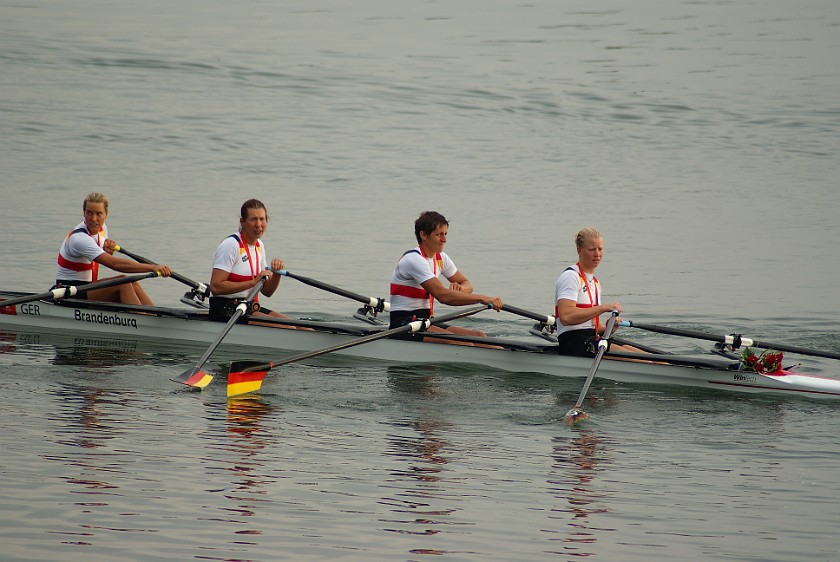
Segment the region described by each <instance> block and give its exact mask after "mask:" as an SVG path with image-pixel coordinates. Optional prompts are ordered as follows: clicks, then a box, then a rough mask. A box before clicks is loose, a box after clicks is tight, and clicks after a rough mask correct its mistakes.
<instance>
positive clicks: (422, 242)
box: [390, 211, 503, 345]
mask: <svg viewBox="0 0 840 562" xmlns="http://www.w3.org/2000/svg"><path fill="white" fill-rule="evenodd" d="M448 234H449V222H448V221H447V220H446V217H444V216H443V215H441V214H440V213H437V212H435V211H426V212H424V213H422V214H421V215H420V216H419V217H418V218H417V220H416V221H414V236H415V238H416V239H417V244H418V245H417V247H415V248H412V249H411V250H408V251H407V252H405V253H404V254H403V255H402V257H400V259H399V260H398V261H397V265H396V266H395V267H394V271H393V272H392V274H391V299H390V303H391V311H390V314H391V322H390V328H391V329H394V328H398V327H400V326H404V325H406V324H408V323H409V322H411V321H413V320H425V319H428V318H432V317H433V316H434V303H435V300H438V301H440V302H442V303H443V304H446V305H450V306H466V305H472V304H490V305H492V306H493V308H494V309H496V310H501V308H502V306H503V303H502V299H500V298H499V297H490V296H487V295H480V294H476V293H473V286H472V283H470V281H469V279H467V277H466V276H465V275H464V274H463V273H462V272H461V271H459V270H458V268H457V267H456V266H455V263H453V261H452V260H451V259H450V258H449V256H448V255H447V254H446V253H444V251H443V247H444V245H445V244H446V237H447V235H448ZM441 275H443V276H444V277H445V278H446V279H447V280H448V281H449V286H448V287H447V286H446V285H444V284H443V283H442V282H441V281H440V279H438V277H439V276H441ZM426 332H439V333H443V332H448V333H450V334H460V335H468V336H480V337H486V334H485V333H484V332H481V331H478V330H469V329H467V328H461V327H458V326H452V325H447V324H439V325H436V326H431V327H429V328H428V330H426ZM397 337H398V338H400V339H415V338H416V337H417V336H415V335H414V334H411V333H405V334H401V335H400V336H397ZM421 337H422V336H421ZM428 339H429V338H423V340H424V341H426V340H428ZM434 341H436V342H441V343H444V342H445V343H459V344H464V343H465V342H455V341H449V340H442V339H440V338H435V339H434ZM466 345H474V344H471V343H466Z"/></svg>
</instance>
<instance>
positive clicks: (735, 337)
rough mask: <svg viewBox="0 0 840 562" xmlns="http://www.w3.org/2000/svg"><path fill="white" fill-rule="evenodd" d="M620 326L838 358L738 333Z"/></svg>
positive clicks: (735, 345)
mask: <svg viewBox="0 0 840 562" xmlns="http://www.w3.org/2000/svg"><path fill="white" fill-rule="evenodd" d="M619 325H620V326H626V327H630V328H638V329H640V330H647V331H648V332H656V333H659V334H668V335H671V336H684V337H687V338H697V339H701V340H707V341H713V342H717V343H723V344H727V345H731V346H732V348H733V349H738V348H739V347H742V346H743V347H760V348H762V349H776V350H778V351H786V352H789V353H798V354H800V355H813V356H814V357H826V358H828V359H840V353H835V352H833V351H821V350H818V349H809V348H807V347H798V346H795V345H786V344H783V343H773V342H767V341H758V340H753V339H750V338H746V337H744V336H742V335H740V334H730V335H723V336H721V335H716V334H708V333H705V332H698V331H695V330H685V329H682V328H671V327H668V326H658V325H656V324H640V323H638V322H631V321H626V320H625V321H622V322H621V323H620V324H619Z"/></svg>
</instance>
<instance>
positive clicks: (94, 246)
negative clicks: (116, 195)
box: [55, 192, 172, 306]
mask: <svg viewBox="0 0 840 562" xmlns="http://www.w3.org/2000/svg"><path fill="white" fill-rule="evenodd" d="M82 214H83V220H82V222H81V223H80V224H79V225H78V226H76V228H74V229H73V230H72V231H71V232H70V234H68V235H67V237H66V238H65V239H64V242H62V244H61V247H60V248H59V250H58V263H57V265H56V273H55V279H56V280H55V287H78V286H80V285H85V284H88V283H91V282H93V281H99V280H100V278H99V266H100V265H104V266H105V267H108V268H110V269H113V270H114V271H119V272H122V273H151V272H153V271H159V272H160V274H161V275H162V276H164V277H169V275H170V274H171V273H172V271H171V270H170V269H169V267H168V266H165V265H158V264H154V263H139V262H136V261H133V260H128V259H125V258H117V257H114V256H113V253H114V249H115V248H116V243H115V242H114V241H113V240H111V239H110V238H108V227H107V226H105V219H106V218H108V198H107V197H105V195H103V194H101V193H96V192H94V193H90V194H89V195H88V196H87V197H85V200H84V201H83V202H82ZM104 279H111V278H110V277H109V278H103V279H102V280H104ZM75 297H76V298H79V299H89V300H94V301H106V302H119V303H125V304H143V305H149V306H151V305H152V304H153V303H152V299H150V298H149V296H148V295H147V294H146V291H144V290H143V287H141V286H140V283H139V282H133V283H123V284H118V285H113V286H110V287H104V288H101V289H93V290H90V291H80V292H79V293H77V294H76V295H75Z"/></svg>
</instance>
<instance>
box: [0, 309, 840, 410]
mask: <svg viewBox="0 0 840 562" xmlns="http://www.w3.org/2000/svg"><path fill="white" fill-rule="evenodd" d="M16 296H20V293H0V299H2V298H11V297H16ZM0 305H2V302H1V301H0ZM136 308H137V309H142V310H143V311H144V312H137V311H136V310H121V309H120V307H118V306H113V305H110V306H107V308H106V309H104V310H102V309H97V308H96V307H95V306H88V305H87V303H80V304H78V305H76V304H75V303H73V302H72V301H65V302H64V303H63V304H62V305H57V304H54V303H52V302H49V301H37V302H32V303H26V304H19V305H16V306H13V307H0V327H6V328H18V329H25V330H29V331H32V330H43V331H49V332H60V333H69V334H85V335H88V336H89V335H92V334H101V335H105V336H119V337H126V338H137V339H142V340H158V341H160V340H163V341H171V342H185V343H194V344H204V345H209V344H210V343H212V342H213V341H214V340H215V339H216V337H217V336H218V335H219V333H220V332H221V329H222V327H223V326H224V325H223V324H220V323H216V322H211V321H209V320H207V319H206V314H205V313H202V312H198V311H195V310H193V309H186V308H185V309H178V310H172V309H156V308H154V307H151V308H149V307H136ZM156 311H158V312H160V314H156V313H155V312H156ZM164 313H165V314H164ZM310 325H312V326H313V327H317V329H313V330H291V329H283V328H277V327H274V326H268V327H266V326H258V325H242V324H237V325H235V326H234V327H233V329H232V330H231V331H230V333H229V334H228V335H227V336H226V337H225V340H224V344H225V347H227V348H230V347H231V346H241V347H242V348H262V349H264V350H276V351H289V352H302V351H310V350H315V349H322V348H326V347H330V346H333V345H336V344H339V343H342V342H346V341H347V340H348V339H351V338H355V337H359V336H360V335H361V334H360V333H356V334H353V333H348V332H352V331H353V330H357V331H358V330H364V329H368V328H369V329H376V328H374V327H372V326H366V325H365V324H362V323H357V324H348V323H330V322H317V323H315V322H313V323H310ZM506 341H510V342H519V343H522V344H524V345H525V346H527V347H530V350H524V349H488V348H481V347H469V346H459V345H445V344H435V343H419V342H411V341H402V340H393V339H382V340H377V341H374V342H370V343H366V344H364V345H359V346H356V347H350V348H347V349H343V350H340V351H336V352H335V354H336V355H343V356H349V357H358V358H367V359H375V360H377V361H385V362H392V363H400V364H405V363H435V364H446V363H463V364H473V365H483V366H487V367H490V368H493V369H499V370H503V371H510V372H527V373H543V374H546V375H551V376H558V377H585V376H586V375H587V373H588V371H589V369H590V367H591V365H592V360H591V359H588V358H582V357H567V356H561V355H558V354H556V353H553V352H552V350H553V346H551V345H550V344H548V343H547V342H542V340H539V339H537V338H530V339H529V340H506ZM520 347H521V346H520ZM242 358H243V359H244V358H247V354H245V353H243V357H242ZM721 364H723V362H721ZM598 377H599V378H603V379H611V380H614V381H618V382H626V383H643V384H666V385H681V386H691V387H700V388H711V389H717V390H728V391H737V392H746V393H774V394H787V395H795V396H803V397H809V398H818V399H840V380H837V379H833V378H827V377H818V376H812V375H807V374H801V373H792V372H786V373H784V374H778V375H763V374H758V373H754V372H745V371H738V370H731V369H725V368H706V367H696V366H685V365H673V364H663V363H661V362H633V361H626V360H621V359H617V358H614V357H610V355H607V356H606V357H605V359H604V361H602V362H601V365H600V367H599V370H598Z"/></svg>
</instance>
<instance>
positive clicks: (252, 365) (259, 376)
mask: <svg viewBox="0 0 840 562" xmlns="http://www.w3.org/2000/svg"><path fill="white" fill-rule="evenodd" d="M272 366H273V365H272V364H270V363H269V364H265V363H258V362H256V361H234V362H233V363H231V364H230V370H229V371H228V383H227V395H228V397H231V396H239V395H240V394H248V393H249V392H256V391H258V390H259V389H260V387H262V382H263V379H265V377H266V375H268V371H269V370H270V369H271V367H272Z"/></svg>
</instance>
